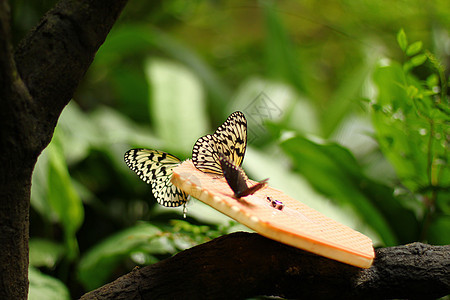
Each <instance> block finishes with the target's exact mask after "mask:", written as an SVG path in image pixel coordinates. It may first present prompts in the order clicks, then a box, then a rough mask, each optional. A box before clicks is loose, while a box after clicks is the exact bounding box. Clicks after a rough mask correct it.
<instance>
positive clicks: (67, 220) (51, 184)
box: [47, 130, 84, 259]
mask: <svg viewBox="0 0 450 300" xmlns="http://www.w3.org/2000/svg"><path fill="white" fill-rule="evenodd" d="M60 134H61V132H60V131H58V130H56V131H55V135H54V137H53V140H52V142H51V143H50V145H49V146H48V149H49V150H48V151H49V152H48V155H49V163H48V179H47V184H48V201H49V203H50V205H51V207H52V209H53V211H54V212H55V213H56V215H57V217H58V220H59V222H60V223H61V224H62V225H63V228H64V233H65V241H66V245H67V247H68V257H69V259H74V258H75V257H76V255H77V253H78V245H77V239H76V235H75V234H76V232H77V230H78V228H79V227H80V226H81V224H82V223H83V219H84V209H83V204H82V202H81V198H80V197H79V196H78V194H77V192H76V190H75V188H74V186H73V184H72V181H71V178H70V175H69V171H68V167H67V164H66V161H65V159H64V155H63V151H62V147H61V145H60Z"/></svg>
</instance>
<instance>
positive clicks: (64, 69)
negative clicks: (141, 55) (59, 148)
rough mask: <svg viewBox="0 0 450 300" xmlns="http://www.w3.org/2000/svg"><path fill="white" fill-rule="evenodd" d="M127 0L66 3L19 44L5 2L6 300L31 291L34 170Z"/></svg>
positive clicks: (0, 130) (0, 103) (0, 137)
mask: <svg viewBox="0 0 450 300" xmlns="http://www.w3.org/2000/svg"><path fill="white" fill-rule="evenodd" d="M126 3H127V0H117V1H108V0H83V1H82V0H79V1H71V0H62V1H60V2H59V3H58V4H57V6H56V7H55V8H54V9H52V10H50V11H49V12H48V13H47V14H46V15H45V16H44V17H43V19H42V20H41V22H40V23H39V25H38V26H37V27H36V28H34V29H33V30H32V31H31V32H30V33H29V34H28V35H27V36H26V37H25V38H24V39H23V41H22V42H21V43H20V44H19V46H18V48H17V49H16V51H15V53H14V55H13V50H12V46H11V45H12V44H11V32H10V25H9V24H10V9H9V6H8V3H7V1H6V0H0V149H1V150H2V153H1V155H0V166H1V168H0V299H26V298H27V294H28V226H29V205H30V187H31V175H32V172H33V169H34V165H35V164H36V161H37V157H38V156H39V154H40V153H41V152H42V150H43V149H44V148H45V147H46V146H47V145H48V143H49V142H50V140H51V138H52V136H53V131H54V128H55V126H56V122H57V120H58V117H59V115H60V114H61V112H62V110H63V108H64V107H65V106H66V105H67V103H68V102H69V101H70V99H71V97H72V95H73V93H74V92H75V89H76V88H77V86H78V84H79V82H80V80H81V78H82V77H83V75H84V74H85V72H86V70H87V69H88V67H89V65H90V64H91V62H92V60H93V58H94V55H95V53H96V52H97V50H98V48H99V47H100V45H101V44H102V43H103V42H104V40H105V38H106V36H107V34H108V32H109V30H110V29H111V27H112V25H113V24H114V22H115V21H116V19H117V18H118V16H119V14H120V12H121V11H122V9H123V7H124V6H125V4H126Z"/></svg>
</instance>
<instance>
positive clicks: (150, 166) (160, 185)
mask: <svg viewBox="0 0 450 300" xmlns="http://www.w3.org/2000/svg"><path fill="white" fill-rule="evenodd" d="M124 160H125V163H126V164H127V165H128V167H129V168H130V169H131V170H133V171H134V172H135V173H136V174H137V175H138V176H139V177H140V178H141V179H142V180H143V181H145V182H146V183H148V184H151V185H152V193H153V196H155V198H156V201H158V203H159V204H161V205H163V206H168V207H176V206H180V205H183V204H184V203H186V201H187V197H188V196H187V194H185V193H184V192H183V191H181V190H180V189H178V188H177V187H176V186H174V185H173V184H172V182H171V181H170V179H171V178H172V174H173V168H175V167H176V166H178V165H179V164H180V162H181V161H180V159H179V158H177V157H176V156H174V155H171V154H169V153H166V152H162V151H158V150H149V149H131V150H128V151H127V152H126V153H125V155H124Z"/></svg>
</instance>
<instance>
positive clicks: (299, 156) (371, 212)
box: [281, 136, 397, 246]
mask: <svg viewBox="0 0 450 300" xmlns="http://www.w3.org/2000/svg"><path fill="white" fill-rule="evenodd" d="M281 148H282V149H283V151H284V152H285V153H286V154H287V155H288V156H289V157H290V158H291V161H292V163H293V165H294V167H295V170H296V171H298V172H299V173H300V174H302V175H303V176H304V177H305V178H307V179H308V181H309V182H310V183H311V185H312V186H313V187H314V188H316V189H317V190H318V191H319V192H321V193H322V194H324V195H326V196H327V197H330V198H332V199H333V200H335V201H337V203H338V205H341V206H344V207H346V206H348V205H351V206H352V207H353V208H354V209H355V211H356V212H357V213H358V214H359V215H360V216H361V217H362V219H363V220H366V221H367V222H368V225H370V226H371V227H372V228H373V229H374V230H375V231H376V232H377V233H378V234H379V235H380V237H381V239H382V241H383V242H384V244H385V245H389V246H392V245H395V244H397V237H396V236H395V233H394V230H393V228H392V226H391V224H389V223H388V222H387V221H386V219H385V216H383V214H382V212H381V211H380V210H379V209H378V208H377V205H376V203H375V201H374V200H375V199H371V198H370V195H369V194H370V193H368V192H367V190H366V187H367V186H369V185H371V184H373V182H371V180H369V179H368V178H366V177H365V176H364V174H363V173H362V171H361V169H360V167H359V165H358V164H357V162H356V160H355V158H354V157H353V156H352V155H351V153H350V152H349V151H348V150H346V149H345V148H343V147H341V146H339V145H337V144H333V143H330V144H325V145H320V144H316V143H313V142H312V141H309V140H307V139H306V138H304V137H300V136H296V137H293V138H290V139H288V140H286V141H284V142H282V143H281ZM391 194H392V193H391Z"/></svg>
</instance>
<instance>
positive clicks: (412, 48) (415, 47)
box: [406, 41, 422, 56]
mask: <svg viewBox="0 0 450 300" xmlns="http://www.w3.org/2000/svg"><path fill="white" fill-rule="evenodd" d="M420 50H422V41H417V42H414V43H412V44H411V45H409V46H408V49H406V55H408V56H413V55H416V54H417V53H419V52H420Z"/></svg>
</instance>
